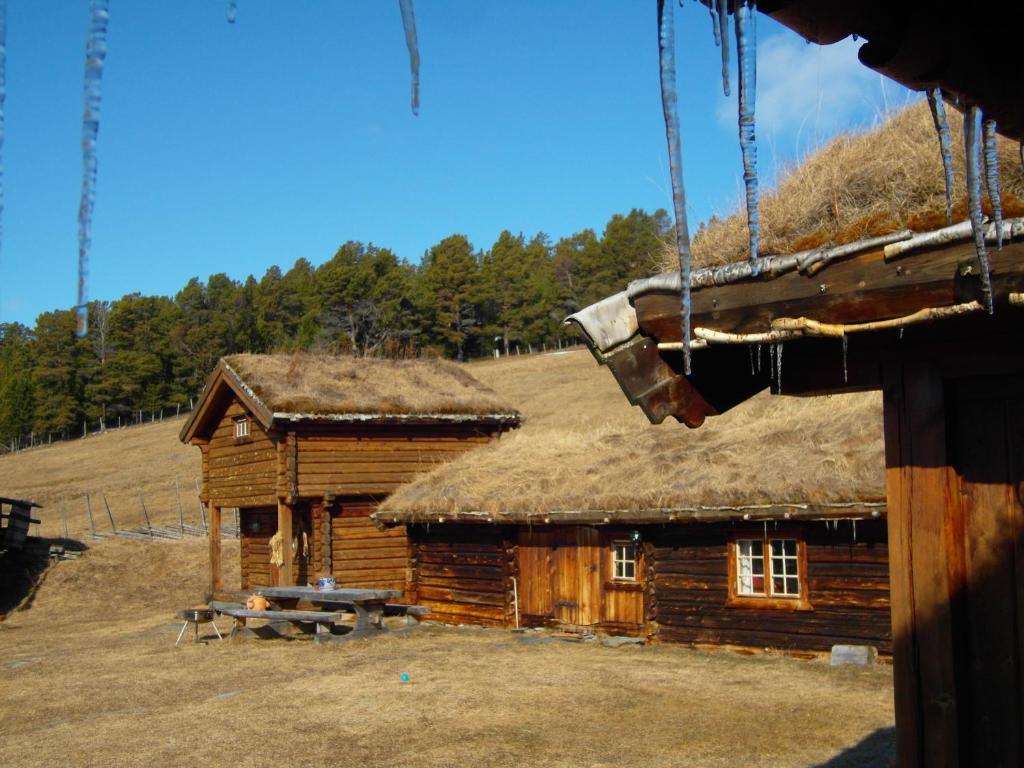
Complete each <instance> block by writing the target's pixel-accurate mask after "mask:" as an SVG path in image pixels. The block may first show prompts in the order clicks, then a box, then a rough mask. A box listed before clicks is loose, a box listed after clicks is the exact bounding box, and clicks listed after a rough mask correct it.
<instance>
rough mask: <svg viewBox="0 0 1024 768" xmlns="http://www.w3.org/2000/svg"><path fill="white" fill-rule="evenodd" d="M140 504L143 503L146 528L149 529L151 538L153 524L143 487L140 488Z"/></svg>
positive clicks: (143, 517)
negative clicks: (150, 520) (150, 519)
mask: <svg viewBox="0 0 1024 768" xmlns="http://www.w3.org/2000/svg"><path fill="white" fill-rule="evenodd" d="M139 504H141V505H142V519H143V520H144V521H145V522H146V530H148V531H149V535H150V538H152V536H153V525H152V524H151V523H150V522H149V510H147V509H146V499H145V498H144V497H143V495H142V489H141V488H140V489H139Z"/></svg>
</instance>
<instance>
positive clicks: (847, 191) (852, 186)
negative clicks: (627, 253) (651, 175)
mask: <svg viewBox="0 0 1024 768" xmlns="http://www.w3.org/2000/svg"><path fill="white" fill-rule="evenodd" d="M946 113H947V115H948V118H949V127H950V133H951V138H952V143H953V163H954V179H955V185H954V198H953V199H954V204H955V209H954V221H964V220H965V219H966V218H967V199H966V198H967V193H966V186H965V183H964V178H965V173H964V151H963V133H962V131H963V116H962V115H961V114H960V113H959V112H957V110H956V109H954V108H953V107H948V106H947V108H946ZM999 165H1000V184H1001V187H1002V193H1003V195H1002V197H1003V214H1004V216H1007V217H1010V216H1020V215H1024V202H1022V201H1024V173H1022V171H1021V163H1020V155H1019V153H1018V147H1017V144H1016V143H1015V142H1011V141H1009V140H1007V139H1004V138H1002V137H1000V139H999ZM944 179H945V177H944V175H943V170H942V160H941V157H940V155H939V143H938V138H937V137H936V133H935V128H934V126H933V123H932V117H931V112H930V111H929V109H928V104H927V103H926V102H925V101H920V102H918V103H915V104H913V105H911V106H910V107H908V108H906V109H904V110H903V111H901V112H898V113H896V114H895V115H893V116H892V117H891V118H889V119H888V120H887V121H886V122H885V123H883V124H882V125H881V126H880V127H878V128H876V129H874V130H871V131H868V132H864V133H846V134H842V135H840V136H838V137H837V138H835V139H833V140H832V141H831V142H829V143H828V144H826V145H825V146H824V147H822V148H821V149H820V150H818V151H817V152H815V153H814V154H812V155H811V156H809V157H808V158H807V159H805V160H804V161H803V162H802V163H800V164H799V165H797V166H796V167H795V168H793V169H792V170H791V171H790V172H789V173H787V174H785V175H784V176H783V178H782V180H781V182H780V183H779V184H778V185H777V187H776V188H775V189H774V190H771V191H766V192H765V193H764V194H762V195H761V207H760V218H761V245H760V251H761V254H762V255H769V254H785V253H796V252H799V251H802V250H806V249H808V248H817V247H819V246H821V245H839V244H842V243H848V242H853V241H856V240H861V239H864V238H867V237H873V236H875V235H879V234H885V233H888V232H895V231H897V230H900V229H904V228H909V229H912V230H915V231H929V230H933V229H938V228H940V227H943V226H945V225H946V214H945V211H946V193H945V181H944ZM984 189H985V186H984V181H983V183H982V190H983V192H984ZM983 204H984V207H985V211H986V213H991V206H990V205H989V202H988V198H987V197H986V198H985V199H984V203H983ZM748 253H749V250H748V241H747V214H746V209H745V207H742V206H740V205H739V204H737V206H736V208H735V210H734V211H733V212H732V213H731V214H730V215H729V216H727V217H726V218H724V219H719V220H714V221H712V223H711V224H710V225H709V226H704V227H703V228H702V229H701V230H700V231H699V232H698V233H697V234H696V236H695V237H694V239H693V256H694V262H695V264H696V265H697V266H710V265H715V264H724V263H727V262H732V261H739V260H742V259H745V258H747V256H748ZM662 268H663V270H664V271H666V272H672V271H675V270H676V269H678V261H677V257H676V255H675V252H674V251H673V250H670V249H667V250H666V255H665V258H664V259H663V261H662Z"/></svg>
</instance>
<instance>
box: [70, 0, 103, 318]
mask: <svg viewBox="0 0 1024 768" xmlns="http://www.w3.org/2000/svg"><path fill="white" fill-rule="evenodd" d="M109 22H110V2H109V0H90V2H89V36H88V37H87V38H86V42H85V108H84V111H83V113H82V195H81V200H80V201H79V204H78V305H77V307H76V313H77V316H78V328H77V333H78V335H79V336H85V334H86V333H87V332H88V330H89V305H88V302H89V292H88V274H89V249H90V247H91V246H92V214H93V207H94V206H95V204H96V136H97V134H98V133H99V129H100V101H101V96H102V90H101V84H102V80H103V62H104V60H105V59H106V57H107V25H108V23H109Z"/></svg>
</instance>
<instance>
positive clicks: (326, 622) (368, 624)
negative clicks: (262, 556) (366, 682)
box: [221, 587, 422, 643]
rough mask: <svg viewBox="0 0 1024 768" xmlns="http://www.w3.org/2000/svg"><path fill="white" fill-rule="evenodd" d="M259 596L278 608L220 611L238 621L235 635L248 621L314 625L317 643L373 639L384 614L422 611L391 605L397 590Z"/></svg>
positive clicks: (309, 590) (288, 591)
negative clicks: (337, 628) (346, 625)
mask: <svg viewBox="0 0 1024 768" xmlns="http://www.w3.org/2000/svg"><path fill="white" fill-rule="evenodd" d="M257 591H258V592H259V594H261V595H263V596H264V597H265V598H267V599H268V600H270V601H271V602H272V603H274V604H275V606H277V609H276V610H269V611H254V610H249V609H245V608H228V609H224V610H222V611H221V612H222V613H226V614H228V615H229V616H231V617H233V618H234V619H235V628H234V629H233V630H232V635H238V634H241V633H242V632H243V631H245V629H246V626H245V622H246V620H247V619H267V620H269V621H289V622H291V623H292V624H293V625H296V626H300V625H302V624H307V625H309V624H314V625H315V626H316V630H315V631H316V636H315V638H314V639H315V640H316V642H318V643H324V642H332V641H337V640H350V639H355V638H359V637H368V636H373V635H374V634H376V633H378V632H383V631H384V614H385V613H386V612H387V610H388V609H389V608H401V609H406V610H404V611H402V612H403V613H409V615H419V613H422V611H409V609H415V608H418V606H396V605H389V604H388V600H389V599H394V598H396V597H399V596H400V595H401V594H402V593H401V592H400V591H398V590H396V589H355V588H352V589H345V588H340V589H315V588H313V587H261V588H260V589H259V590H257ZM300 602H304V603H309V604H311V605H313V606H323V608H324V609H325V610H299V609H298V608H297V606H298V604H299V603H300ZM346 613H348V614H353V613H354V614H355V617H356V620H355V624H354V625H353V626H352V628H351V630H350V631H348V632H346V633H344V634H335V633H334V632H332V628H333V627H334V625H335V624H336V623H338V622H340V621H342V620H343V619H344V614H346Z"/></svg>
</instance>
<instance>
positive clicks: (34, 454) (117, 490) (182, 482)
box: [0, 417, 201, 537]
mask: <svg viewBox="0 0 1024 768" xmlns="http://www.w3.org/2000/svg"><path fill="white" fill-rule="evenodd" d="M183 420H184V417H182V418H178V419H167V420H165V421H162V422H157V423H155V424H145V425H142V426H136V427H128V428H125V429H119V430H111V431H110V432H106V433H103V434H96V435H90V436H89V437H87V438H84V439H81V440H72V441H69V442H66V443H55V444H54V445H50V446H46V447H40V448H33V449H31V450H28V451H22V452H20V453H15V454H8V455H6V456H2V457H0V478H2V488H3V493H4V495H6V496H13V497H20V498H26V499H33V500H35V501H38V502H39V503H40V504H43V505H44V508H43V509H41V510H36V512H35V513H34V514H35V516H36V517H37V518H39V519H41V520H42V521H43V524H42V526H40V529H41V530H40V531H39V532H40V533H41V534H42V535H45V536H59V535H61V534H62V533H63V525H62V519H61V499H62V498H63V499H64V504H63V508H64V510H66V512H67V516H68V532H69V533H70V534H71V536H72V537H81V536H82V535H83V534H84V533H86V532H88V530H89V524H88V518H87V516H86V511H85V502H84V498H83V497H84V495H85V494H86V493H88V494H90V495H91V497H92V510H93V516H94V518H95V521H96V527H97V528H98V529H99V530H101V531H109V530H110V523H109V521H108V519H107V512H106V509H105V508H104V506H103V499H102V496H101V493H106V495H107V500H108V501H109V503H110V507H111V510H112V512H113V514H114V519H115V521H116V522H117V525H118V527H120V528H130V527H135V526H140V525H143V517H142V506H141V502H140V500H139V493H140V491H141V492H142V493H143V496H144V498H145V501H146V508H147V510H148V512H149V515H150V517H151V518H152V521H153V523H154V524H158V523H171V522H177V519H178V510H177V498H176V494H175V489H174V481H175V478H177V479H178V483H179V486H180V488H181V500H182V506H183V511H184V516H185V521H186V522H187V523H190V524H192V525H198V524H199V501H198V499H197V497H196V492H195V485H194V482H195V479H196V478H197V477H199V474H200V471H201V459H200V456H201V455H200V453H199V449H198V448H192V447H191V446H186V445H182V444H181V442H180V441H179V440H178V430H179V429H181V425H182V423H183ZM33 533H36V531H35V526H33Z"/></svg>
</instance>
